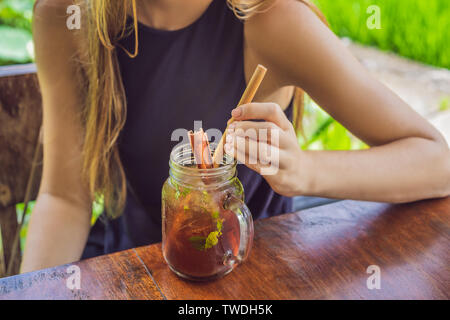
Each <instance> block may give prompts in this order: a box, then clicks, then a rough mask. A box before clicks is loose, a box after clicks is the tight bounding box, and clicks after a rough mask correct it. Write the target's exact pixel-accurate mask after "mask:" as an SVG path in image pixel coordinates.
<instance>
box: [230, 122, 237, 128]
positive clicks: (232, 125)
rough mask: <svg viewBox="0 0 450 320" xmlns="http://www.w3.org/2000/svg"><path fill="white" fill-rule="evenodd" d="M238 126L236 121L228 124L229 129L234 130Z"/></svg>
mask: <svg viewBox="0 0 450 320" xmlns="http://www.w3.org/2000/svg"><path fill="white" fill-rule="evenodd" d="M235 128H236V123H234V122H233V123H232V124H230V125H229V126H228V130H234V129H235Z"/></svg>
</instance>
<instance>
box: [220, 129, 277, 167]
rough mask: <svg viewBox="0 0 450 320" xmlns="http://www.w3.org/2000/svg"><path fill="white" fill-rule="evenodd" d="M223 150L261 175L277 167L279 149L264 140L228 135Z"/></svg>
mask: <svg viewBox="0 0 450 320" xmlns="http://www.w3.org/2000/svg"><path fill="white" fill-rule="evenodd" d="M225 152H226V153H227V154H229V155H231V156H233V157H234V158H235V159H236V160H238V161H239V162H241V163H243V164H245V165H246V166H248V167H249V168H250V169H252V170H255V171H257V172H259V173H261V174H263V175H269V174H275V173H276V172H277V171H278V169H279V164H280V150H279V149H278V148H277V147H275V146H272V145H270V144H267V143H265V142H261V141H256V140H252V139H248V138H244V137H240V136H234V135H228V136H227V143H226V144H225Z"/></svg>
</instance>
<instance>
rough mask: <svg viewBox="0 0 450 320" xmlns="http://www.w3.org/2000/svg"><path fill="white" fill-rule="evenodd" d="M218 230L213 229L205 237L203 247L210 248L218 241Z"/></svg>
mask: <svg viewBox="0 0 450 320" xmlns="http://www.w3.org/2000/svg"><path fill="white" fill-rule="evenodd" d="M218 236H219V231H213V232H211V233H210V234H209V235H208V237H207V238H206V242H205V249H210V248H212V247H214V246H215V245H216V244H217V243H218V242H219V239H218Z"/></svg>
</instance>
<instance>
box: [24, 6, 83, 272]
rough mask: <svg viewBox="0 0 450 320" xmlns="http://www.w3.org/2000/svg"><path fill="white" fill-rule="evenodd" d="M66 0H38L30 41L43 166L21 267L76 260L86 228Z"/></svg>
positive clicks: (77, 105)
mask: <svg viewBox="0 0 450 320" xmlns="http://www.w3.org/2000/svg"><path fill="white" fill-rule="evenodd" d="M66 2H67V5H68V3H69V2H71V1H55V0H52V1H51V0H40V1H38V2H37V5H36V7H35V16H34V25H33V27H34V41H35V49H36V63H37V67H38V77H39V84H40V88H41V92H42V98H43V108H44V112H43V130H44V169H43V177H42V181H41V187H40V191H39V196H38V199H37V203H36V206H35V208H34V210H33V213H32V215H31V221H30V225H29V228H28V235H27V241H26V247H25V254H24V257H23V263H22V268H21V271H22V272H28V271H32V270H37V269H42V268H46V267H51V266H55V265H59V264H63V263H69V262H73V261H76V260H79V258H80V256H81V254H82V251H83V248H84V246H85V243H86V240H87V236H88V233H89V229H90V217H91V203H90V197H89V196H88V192H87V189H86V188H85V187H84V186H83V184H82V182H81V145H82V126H81V121H80V110H81V101H80V97H81V95H80V94H79V91H78V90H77V87H78V83H77V79H78V77H77V74H79V73H78V71H77V70H78V68H77V66H76V65H75V64H76V62H75V61H76V59H74V57H75V56H76V53H77V46H76V41H75V36H74V34H73V33H72V31H69V30H68V29H67V28H66V23H65V18H66V8H67V5H66Z"/></svg>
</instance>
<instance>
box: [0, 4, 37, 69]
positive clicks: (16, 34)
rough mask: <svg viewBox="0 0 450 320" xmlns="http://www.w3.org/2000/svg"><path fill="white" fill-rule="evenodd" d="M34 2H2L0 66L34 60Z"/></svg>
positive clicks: (0, 13)
mask: <svg viewBox="0 0 450 320" xmlns="http://www.w3.org/2000/svg"><path fill="white" fill-rule="evenodd" d="M33 4H34V0H0V65H7V64H17V63H27V62H31V61H32V60H33V51H34V50H33V41H32V35H31V19H32V14H33Z"/></svg>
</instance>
